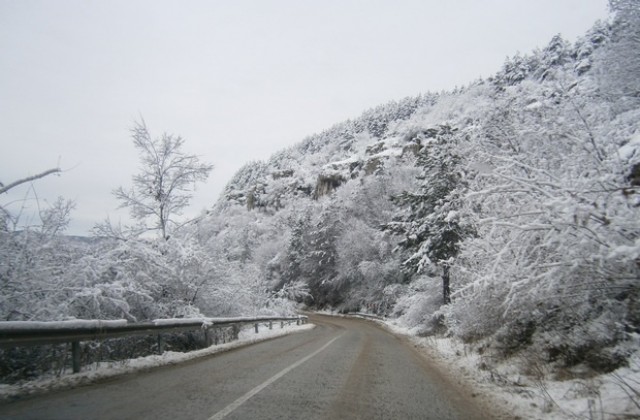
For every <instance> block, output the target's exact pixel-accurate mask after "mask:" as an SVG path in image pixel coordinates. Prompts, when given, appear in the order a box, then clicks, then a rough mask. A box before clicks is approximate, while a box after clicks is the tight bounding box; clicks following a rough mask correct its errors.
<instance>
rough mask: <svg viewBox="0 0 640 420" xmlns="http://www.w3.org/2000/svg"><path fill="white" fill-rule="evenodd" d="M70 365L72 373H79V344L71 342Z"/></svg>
mask: <svg viewBox="0 0 640 420" xmlns="http://www.w3.org/2000/svg"><path fill="white" fill-rule="evenodd" d="M71 364H72V366H73V373H78V372H80V342H79V341H72V342H71Z"/></svg>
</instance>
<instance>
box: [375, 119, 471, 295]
mask: <svg viewBox="0 0 640 420" xmlns="http://www.w3.org/2000/svg"><path fill="white" fill-rule="evenodd" d="M455 131H456V130H455V129H452V128H451V127H449V126H448V125H442V126H440V127H438V129H437V130H435V131H434V130H427V131H425V133H424V134H422V135H421V136H423V137H424V136H432V137H429V138H426V139H425V138H420V139H418V140H420V141H421V142H424V143H425V145H424V147H423V148H422V149H421V150H420V154H419V156H418V161H417V164H418V165H419V166H420V167H421V168H422V170H423V174H422V176H421V180H422V185H421V186H420V188H419V190H418V191H417V192H409V191H405V192H403V193H402V194H400V195H398V196H396V197H394V198H393V200H394V201H395V202H396V203H397V204H398V205H400V206H402V207H408V209H409V211H408V213H406V214H405V215H403V216H401V217H399V218H397V220H394V221H393V222H391V223H388V224H386V225H385V226H384V229H386V230H390V231H392V232H395V233H398V234H401V235H403V236H404V239H403V240H402V242H400V246H401V247H402V248H404V249H405V250H407V251H409V252H411V255H410V256H409V258H408V259H406V260H405V262H404V264H405V266H406V267H407V268H409V269H410V270H411V271H412V272H415V273H420V272H424V271H433V270H434V269H439V270H440V271H441V276H442V298H443V302H444V304H448V303H450V302H451V291H450V277H449V269H450V267H451V264H452V263H453V260H454V258H455V257H456V255H457V254H458V252H459V250H460V242H461V241H462V239H463V238H464V236H465V235H466V234H468V230H469V229H468V228H467V227H465V226H463V224H462V223H461V222H460V219H459V215H458V209H459V207H460V205H459V203H460V194H459V192H460V187H461V186H462V183H463V177H462V173H461V171H460V164H461V157H460V156H459V155H458V154H457V153H456V151H455V134H454V133H455Z"/></svg>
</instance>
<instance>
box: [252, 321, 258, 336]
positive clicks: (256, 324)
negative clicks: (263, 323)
mask: <svg viewBox="0 0 640 420" xmlns="http://www.w3.org/2000/svg"><path fill="white" fill-rule="evenodd" d="M253 326H254V327H255V328H256V334H258V323H257V322H256V323H255V324H253Z"/></svg>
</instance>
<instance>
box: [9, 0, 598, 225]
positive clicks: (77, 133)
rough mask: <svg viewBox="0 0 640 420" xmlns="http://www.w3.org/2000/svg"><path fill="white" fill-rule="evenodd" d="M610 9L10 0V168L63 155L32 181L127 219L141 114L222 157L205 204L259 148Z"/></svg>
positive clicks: (494, 1)
mask: <svg viewBox="0 0 640 420" xmlns="http://www.w3.org/2000/svg"><path fill="white" fill-rule="evenodd" d="M606 17H607V1H606V0H450V1H442V0H318V1H311V0H308V1H307V0H252V1H249V0H233V1H231V0H221V1H214V0H209V1H205V0H201V1H200V0H180V1H178V0H175V1H163V0H109V1H89V0H83V1H80V0H77V1H72V0H56V1H47V0H0V182H3V183H5V184H7V183H9V182H11V181H15V180H17V179H19V178H23V177H25V176H27V175H32V174H35V173H38V172H40V171H42V170H44V169H48V168H52V167H56V166H57V165H60V166H61V167H62V168H63V169H66V171H65V173H64V174H62V175H61V176H59V177H48V178H46V179H43V180H40V181H37V182H36V183H35V184H34V188H35V190H36V192H37V194H38V197H39V199H40V201H41V202H45V201H47V202H52V201H53V200H55V198H56V197H57V196H59V195H62V196H64V197H65V198H70V199H73V200H75V201H76V203H77V209H76V210H75V212H74V213H73V216H72V219H73V220H72V224H71V226H70V229H69V231H68V233H70V234H86V233H87V232H88V231H89V229H90V228H91V227H92V226H93V224H94V223H95V222H98V221H101V220H103V219H104V218H105V217H106V216H107V215H110V216H111V219H112V220H115V221H118V220H119V219H122V221H123V222H126V220H125V219H124V218H125V217H126V213H122V212H120V213H118V212H117V211H116V208H117V206H118V203H117V202H116V201H115V200H114V199H113V197H112V195H111V191H112V190H113V189H114V188H116V187H118V186H120V185H123V186H129V185H130V179H131V176H132V175H133V174H134V173H135V172H136V168H137V165H138V163H137V155H136V151H135V150H134V148H133V145H132V142H131V139H130V137H129V132H128V130H129V128H130V127H131V126H132V122H133V121H134V120H135V119H137V118H138V117H139V115H142V116H144V118H145V120H146V122H147V125H148V126H149V128H150V130H151V132H152V135H153V136H154V137H155V136H156V135H160V134H161V133H162V132H164V131H167V132H170V133H174V134H178V135H181V136H182V137H183V138H185V140H186V144H185V151H187V152H190V153H195V154H198V155H200V156H201V157H202V159H203V160H204V161H208V162H211V163H213V164H214V165H215V169H214V171H213V172H212V174H211V177H210V180H209V181H208V182H207V183H206V184H200V185H199V186H198V189H197V191H196V196H195V199H194V201H193V203H192V206H191V207H190V209H189V210H188V214H189V215H196V214H198V213H199V212H200V211H201V210H202V209H204V208H207V207H210V206H211V205H212V204H213V203H214V202H215V201H216V200H217V198H218V196H219V194H220V192H221V191H222V189H223V188H224V186H225V184H226V183H227V182H228V181H229V179H230V178H231V176H232V175H233V173H234V172H235V171H236V170H237V169H239V168H240V167H241V166H242V165H243V164H244V163H246V162H248V161H250V160H257V159H266V158H268V157H269V156H270V155H271V154H272V153H274V152H276V151H278V150H280V149H282V148H284V147H286V146H289V145H292V144H294V143H296V142H298V141H300V140H302V139H303V138H304V137H306V136H307V135H310V134H313V133H316V132H319V131H321V130H323V129H325V128H328V127H330V126H331V125H333V124H335V123H337V122H340V121H342V120H345V119H348V118H353V117H357V116H358V115H359V114H360V113H362V112H363V111H364V110H366V109H368V108H371V107H374V106H376V105H380V104H382V103H385V102H387V101H389V100H393V99H401V98H403V97H406V96H413V95H417V94H418V93H420V92H427V91H440V90H443V89H445V90H446V89H452V88H454V87H455V86H457V85H465V84H467V83H469V82H471V81H473V80H475V79H477V78H478V77H480V76H482V77H487V76H490V75H492V74H493V73H495V72H496V71H497V70H498V69H499V68H500V66H501V65H502V63H503V62H504V60H505V57H506V56H508V55H513V54H515V53H516V52H518V51H520V52H522V53H528V52H530V51H531V50H533V49H534V48H536V47H543V46H545V45H546V44H547V43H548V41H549V40H550V39H551V37H552V36H553V35H555V34H557V33H561V34H562V35H563V36H564V37H565V38H567V39H569V40H570V41H574V40H575V39H576V38H577V37H578V36H580V35H582V34H583V33H584V32H585V31H586V30H587V29H588V28H589V27H590V26H591V25H592V24H593V23H594V22H595V21H596V20H597V19H604V18H606ZM26 194H27V188H23V189H19V190H18V189H16V190H14V191H13V193H12V194H11V195H9V194H5V195H3V196H2V197H0V205H4V206H5V207H6V208H8V209H9V210H12V211H18V210H19V209H20V206H19V204H18V203H16V202H14V201H16V200H20V199H21V198H23V197H24V196H25V195H26ZM31 197H33V195H31ZM12 202H14V203H13V204H11V203H12ZM29 203H31V204H32V203H33V200H31V201H29ZM25 214H26V215H28V214H29V212H28V211H27V212H26V213H25Z"/></svg>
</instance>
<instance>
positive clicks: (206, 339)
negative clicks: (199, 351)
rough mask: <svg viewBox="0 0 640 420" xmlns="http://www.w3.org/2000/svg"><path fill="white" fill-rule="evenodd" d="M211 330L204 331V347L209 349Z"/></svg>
mask: <svg viewBox="0 0 640 420" xmlns="http://www.w3.org/2000/svg"><path fill="white" fill-rule="evenodd" d="M211 341H212V338H211V329H209V328H205V329H204V346H205V347H209V346H210V345H211Z"/></svg>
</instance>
